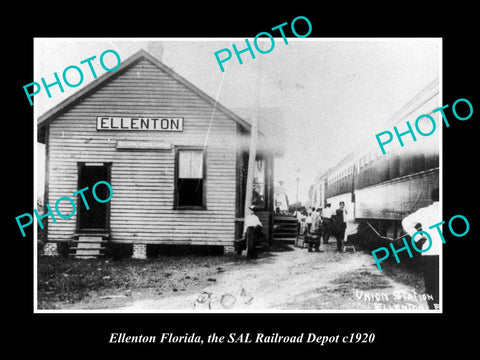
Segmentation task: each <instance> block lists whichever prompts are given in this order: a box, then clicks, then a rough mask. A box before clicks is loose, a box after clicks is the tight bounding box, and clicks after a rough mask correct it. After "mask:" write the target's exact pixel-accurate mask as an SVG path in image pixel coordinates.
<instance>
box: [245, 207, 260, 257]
mask: <svg viewBox="0 0 480 360" xmlns="http://www.w3.org/2000/svg"><path fill="white" fill-rule="evenodd" d="M248 208H249V210H250V213H249V214H248V215H247V216H246V217H245V237H246V240H247V259H256V258H257V247H256V243H257V238H258V231H260V230H261V229H262V222H261V221H260V219H259V218H258V216H257V215H255V212H256V210H257V209H256V207H255V205H251V206H249V207H248Z"/></svg>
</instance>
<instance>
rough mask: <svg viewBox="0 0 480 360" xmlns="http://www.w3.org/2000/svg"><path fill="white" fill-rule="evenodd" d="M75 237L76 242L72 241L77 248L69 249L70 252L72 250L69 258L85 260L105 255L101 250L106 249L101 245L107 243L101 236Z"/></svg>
mask: <svg viewBox="0 0 480 360" xmlns="http://www.w3.org/2000/svg"><path fill="white" fill-rule="evenodd" d="M77 236H78V240H73V242H75V243H76V245H77V246H74V247H71V248H70V250H73V252H71V253H70V254H69V255H70V256H72V257H74V258H78V259H87V258H97V257H100V256H103V255H105V254H104V253H103V250H105V249H106V247H105V246H102V245H104V244H105V243H107V240H104V239H103V234H102V236H94V235H93V234H88V235H77Z"/></svg>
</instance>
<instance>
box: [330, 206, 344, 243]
mask: <svg viewBox="0 0 480 360" xmlns="http://www.w3.org/2000/svg"><path fill="white" fill-rule="evenodd" d="M338 206H339V207H338V209H337V211H336V212H335V215H334V216H335V219H334V221H333V230H334V231H333V232H334V235H335V238H336V239H337V251H342V245H343V240H344V238H345V229H346V228H347V223H346V222H345V215H347V210H346V209H345V203H344V202H343V201H340V202H339V203H338Z"/></svg>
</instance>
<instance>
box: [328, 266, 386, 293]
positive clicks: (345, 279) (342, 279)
mask: <svg viewBox="0 0 480 360" xmlns="http://www.w3.org/2000/svg"><path fill="white" fill-rule="evenodd" d="M332 284H335V285H337V288H338V291H342V290H343V291H345V292H348V293H351V292H352V289H353V288H355V289H358V290H372V289H385V288H389V287H391V286H390V284H389V282H388V281H387V280H385V278H384V276H382V275H381V274H372V273H371V272H370V271H367V270H359V271H351V272H348V273H346V274H343V275H341V276H339V277H338V278H336V279H334V280H333V281H332Z"/></svg>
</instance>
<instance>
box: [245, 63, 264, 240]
mask: <svg viewBox="0 0 480 360" xmlns="http://www.w3.org/2000/svg"><path fill="white" fill-rule="evenodd" d="M261 76H262V69H261V68H260V69H259V76H258V85H257V87H256V89H257V91H256V94H255V105H254V106H255V107H256V109H257V113H256V114H255V115H254V116H253V119H252V128H251V129H250V149H249V152H248V170H247V186H246V194H245V208H244V211H245V212H244V214H245V218H246V217H247V214H248V211H249V209H248V207H249V206H251V205H252V197H253V178H254V175H255V159H256V157H257V137H258V118H259V116H260V86H261V83H262V81H261ZM246 229H247V227H246V222H245V221H244V222H243V232H244V233H245V230H246Z"/></svg>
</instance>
